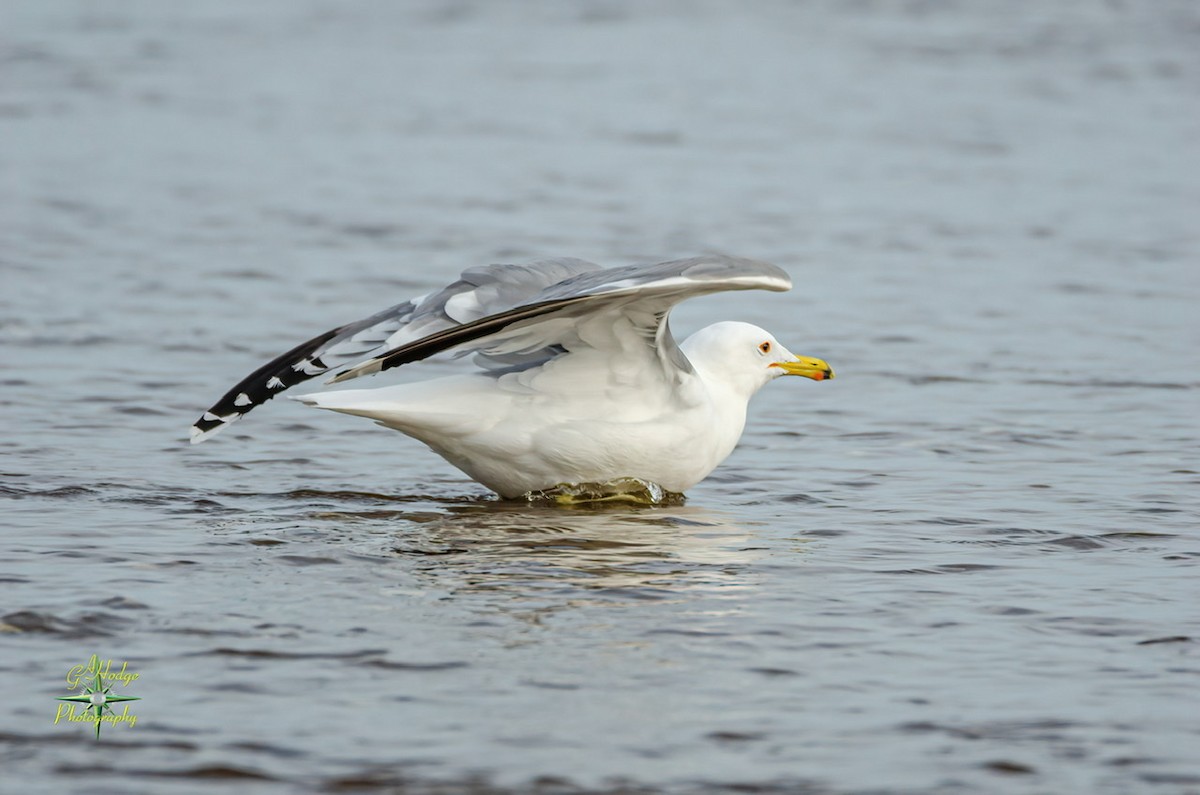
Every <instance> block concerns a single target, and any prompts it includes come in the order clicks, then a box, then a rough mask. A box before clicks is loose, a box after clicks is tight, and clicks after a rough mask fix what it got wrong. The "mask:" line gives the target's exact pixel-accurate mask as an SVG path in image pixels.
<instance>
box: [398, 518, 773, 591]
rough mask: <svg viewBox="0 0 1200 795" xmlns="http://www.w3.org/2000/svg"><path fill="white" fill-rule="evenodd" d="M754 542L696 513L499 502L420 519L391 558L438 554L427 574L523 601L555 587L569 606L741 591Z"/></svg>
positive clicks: (729, 524) (726, 523) (730, 525)
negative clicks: (534, 590) (696, 592)
mask: <svg viewBox="0 0 1200 795" xmlns="http://www.w3.org/2000/svg"><path fill="white" fill-rule="evenodd" d="M751 538H752V537H751V535H750V534H749V533H748V532H747V531H746V530H745V529H744V528H743V527H741V526H739V525H738V524H736V523H735V522H733V521H731V520H730V518H729V517H728V516H724V515H722V514H721V513H719V512H717V511H714V510H708V509H704V508H699V507H692V506H676V507H673V508H670V509H669V510H668V509H647V508H642V507H607V508H604V509H597V508H590V509H586V510H580V509H575V510H569V511H567V512H565V513H564V511H563V510H562V509H555V508H550V507H542V506H523V505H511V504H506V503H501V502H496V503H488V504H482V505H464V506H455V507H452V508H450V509H449V510H448V511H447V512H445V513H443V514H440V515H434V516H427V517H423V518H422V519H421V520H419V524H417V525H416V526H415V527H413V528H412V529H411V530H405V531H403V532H401V533H398V534H397V535H396V538H395V545H394V546H392V548H391V551H392V552H393V553H394V554H396V555H401V556H436V557H437V558H438V560H437V561H436V563H433V564H431V565H429V566H428V567H422V569H423V570H424V571H425V572H426V576H430V577H435V578H438V579H439V580H444V579H445V578H447V577H455V578H456V579H460V580H461V582H460V584H459V586H458V587H460V588H464V589H468V590H486V591H503V592H505V593H507V594H508V595H510V596H512V597H514V598H516V599H518V600H519V599H522V598H524V597H525V596H526V595H527V594H528V592H529V590H530V589H531V588H534V587H536V588H538V589H541V590H544V589H551V590H554V591H557V592H559V593H562V594H563V595H565V596H566V597H567V598H569V599H570V600H572V601H578V600H585V601H602V600H606V599H607V600H612V599H685V598H686V594H687V591H688V590H689V589H691V588H714V587H719V588H721V589H722V590H725V591H727V592H730V593H732V592H733V591H735V590H739V589H743V588H745V587H746V585H745V583H744V582H742V581H741V580H742V577H744V575H745V571H746V567H747V566H748V565H749V564H750V563H752V562H754V560H756V558H757V555H756V551H755V550H753V549H750V548H748V547H749V546H750V544H751V543H752V540H751Z"/></svg>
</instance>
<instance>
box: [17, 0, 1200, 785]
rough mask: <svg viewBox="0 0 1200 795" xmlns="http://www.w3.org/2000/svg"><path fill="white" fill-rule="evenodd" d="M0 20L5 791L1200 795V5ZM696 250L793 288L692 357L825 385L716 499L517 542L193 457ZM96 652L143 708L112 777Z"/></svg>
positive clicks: (778, 420)
mask: <svg viewBox="0 0 1200 795" xmlns="http://www.w3.org/2000/svg"><path fill="white" fill-rule="evenodd" d="M0 20H2V21H3V24H0V141H2V144H0V201H2V204H0V273H2V274H3V286H4V289H3V291H2V292H0V345H2V347H0V360H2V370H0V383H2V391H0V406H2V419H3V429H4V430H3V434H2V435H0V450H2V451H3V459H2V461H0V471H2V474H0V498H2V505H3V508H2V510H3V513H2V514H0V523H2V525H3V528H4V530H3V556H2V560H0V583H2V584H3V586H2V594H3V598H2V600H0V630H3V632H0V647H2V649H3V654H2V656H0V672H2V673H3V679H4V683H5V698H4V700H5V709H4V710H3V712H2V713H0V714H2V715H3V717H0V743H2V745H0V760H2V769H3V779H4V781H5V782H6V783H5V785H4V787H5V788H7V787H8V786H11V785H12V784H13V782H18V781H19V782H20V783H21V787H20V791H21V792H27V793H59V792H72V791H77V792H114V793H116V792H119V793H131V792H147V793H149V792H154V793H184V792H188V793H190V792H210V791H217V790H221V791H240V792H264V793H265V792H272V793H274V792H279V793H285V792H287V793H291V792H307V791H317V792H403V793H407V792H443V793H449V792H479V793H484V792H513V793H516V792H530V791H539V792H577V791H587V792H613V793H615V792H646V793H649V792H659V791H668V792H697V793H699V792H734V791H736V792H768V793H771V792H788V793H805V792H807V793H959V792H988V793H1024V792H1039V793H1040V792H1044V793H1132V792H1138V793H1185V792H1193V793H1194V792H1198V791H1200V762H1198V757H1197V749H1198V748H1200V705H1198V699H1197V695H1196V694H1197V692H1198V688H1200V651H1198V650H1200V615H1198V611H1197V605H1198V604H1200V585H1198V579H1197V577H1198V575H1200V568H1198V564H1200V538H1198V528H1197V526H1198V521H1197V520H1198V518H1200V516H1198V514H1200V500H1198V499H1197V486H1198V485H1200V463H1198V462H1197V451H1198V450H1200V427H1198V417H1200V400H1198V399H1197V398H1198V394H1200V393H1198V386H1200V382H1198V380H1197V372H1198V368H1197V365H1198V364H1200V356H1198V355H1197V351H1200V325H1198V324H1197V321H1196V306H1197V302H1198V301H1200V265H1198V260H1200V244H1198V241H1197V232H1196V229H1197V226H1196V218H1197V217H1200V189H1198V187H1197V180H1196V176H1197V174H1198V173H1200V168H1198V167H1200V158H1198V156H1197V145H1196V141H1197V140H1200V107H1198V104H1197V92H1196V88H1197V85H1198V79H1200V59H1198V57H1197V53H1200V14H1198V13H1197V7H1196V6H1195V5H1194V4H1193V3H1190V2H1181V1H1180V2H1174V1H1171V0H1166V1H1164V2H1157V3H1108V4H1104V3H1088V2H1062V3H1053V4H1051V3H1046V4H1035V3H1016V4H1014V3H1007V2H983V3H966V2H937V1H935V2H912V3H841V2H814V3H795V4H793V3H759V4H754V5H753V6H749V5H742V4H733V3H728V4H724V3H711V4H710V3H704V4H700V3H690V2H687V3H685V2H678V3H636V2H633V1H632V0H629V1H628V2H622V1H621V0H613V1H612V2H587V3H558V4H537V3H524V2H511V3H483V2H462V3H442V2H428V3H420V2H411V3H396V4H377V3H368V2H361V3H355V2H351V3H334V2H306V3H291V2H282V1H280V2H258V3H250V4H242V3H234V2H217V1H214V2H203V3H193V4H180V3H157V2H145V3H136V2H123V3H104V4H99V3H83V2H80V3H69V2H57V1H55V2H45V1H44V0H42V1H39V2H34V1H33V0H29V1H28V2H10V3H6V4H5V5H4V9H3V11H0ZM711 251H719V252H725V253H733V254H739V255H744V256H752V257H757V258H760V259H765V260H769V261H773V262H776V263H777V264H779V265H781V266H783V267H785V268H786V269H787V270H789V271H790V272H791V273H792V275H793V277H794V279H795V281H796V289H795V290H794V291H793V292H791V293H787V294H782V295H781V294H765V293H764V294H752V295H751V294H738V295H735V296H728V297H714V298H711V299H705V300H700V301H696V302H694V303H692V304H689V305H687V306H685V307H681V309H680V311H679V312H678V313H677V315H676V318H675V326H676V329H677V332H679V333H681V334H685V333H688V332H690V331H691V330H694V329H695V328H698V327H699V326H700V325H702V324H703V323H704V322H706V321H707V319H709V318H722V319H724V318H728V319H744V320H751V321H754V322H757V323H759V324H761V325H764V326H766V327H768V328H770V329H771V330H772V331H773V332H774V333H775V334H776V335H777V336H778V337H779V338H780V339H781V340H782V341H784V343H785V344H787V345H788V346H789V347H790V348H791V349H792V350H795V351H797V352H799V353H805V354H810V355H814V356H821V357H822V358H825V359H827V360H828V361H829V362H830V363H831V364H832V365H833V366H834V367H835V368H836V369H837V371H838V376H839V377H838V379H837V380H836V381H833V382H829V383H821V384H814V383H812V382H807V381H805V382H802V383H797V381H799V380H800V379H788V380H787V381H786V382H777V383H775V384H772V385H770V386H769V387H768V388H767V389H766V390H764V392H763V393H762V394H760V395H759V396H758V398H757V399H756V401H755V403H754V404H753V405H752V412H751V414H752V416H751V419H750V422H749V425H748V429H747V432H746V435H745V437H744V438H743V442H742V445H741V446H740V447H739V449H738V450H737V451H736V452H735V453H734V455H733V456H732V457H731V458H730V459H729V460H728V461H727V462H726V464H725V465H724V466H723V467H721V468H720V469H718V471H717V472H716V473H715V474H714V476H713V477H711V478H710V479H709V480H708V481H706V482H704V483H702V484H701V485H699V486H697V487H696V488H695V489H693V490H692V491H691V492H690V493H689V495H688V500H687V502H686V504H684V505H680V506H670V507H663V508H657V509H651V508H631V507H614V508H607V509H604V510H587V509H575V510H572V509H559V508H551V507H540V506H529V505H516V504H506V503H501V502H498V501H496V500H495V499H493V498H492V497H490V496H489V495H488V494H487V493H486V491H485V490H484V489H482V488H481V487H479V486H477V485H475V484H473V483H470V482H469V481H465V480H464V479H463V478H462V477H461V476H460V475H459V474H458V473H457V472H456V471H455V470H453V469H452V468H451V467H449V466H448V465H446V464H444V463H443V462H442V461H441V460H440V459H438V458H437V457H436V456H434V455H432V454H431V453H429V452H428V451H426V450H424V448H422V447H420V445H418V444H416V443H414V442H412V441H410V440H407V439H405V438H404V437H402V436H400V435H398V434H394V433H391V432H387V431H384V430H382V429H378V428H375V427H374V426H372V425H370V424H369V423H364V422H362V421H360V420H356V419H353V418H349V417H341V416H334V415H323V414H318V413H316V412H312V411H310V410H308V409H305V408H303V407H301V406H299V405H295V404H290V403H286V402H283V401H281V402H280V404H271V405H268V406H266V407H264V408H263V409H260V410H259V411H258V412H256V413H255V414H254V415H253V416H252V417H250V418H249V419H247V420H245V421H244V422H242V423H241V424H239V425H238V426H236V427H235V428H234V429H232V430H231V431H229V432H227V433H226V434H224V435H222V436H221V437H219V438H217V439H215V440H214V441H212V442H210V443H207V444H204V445H201V446H198V447H189V446H187V445H186V444H185V438H186V430H187V426H188V424H189V423H190V422H191V421H192V420H193V419H195V417H196V416H197V414H198V413H199V411H201V410H202V409H203V408H204V407H205V406H206V405H208V404H209V403H210V402H212V400H213V399H214V398H216V397H218V396H219V395H220V394H221V393H222V392H223V391H224V390H225V389H226V388H227V387H228V386H229V385H231V384H232V383H233V382H234V380H236V379H237V378H240V377H241V376H242V375H244V374H245V373H246V372H248V371H249V370H251V369H253V368H254V367H256V366H258V365H259V364H260V363H262V362H263V361H265V360H266V359H267V358H268V357H270V356H273V355H274V354H276V353H278V352H280V351H282V350H285V349H286V348H288V347H290V346H291V345H293V344H295V343H297V342H299V341H301V340H303V339H306V338H307V337H309V336H312V335H313V334H316V333H319V332H320V331H323V330H325V329H326V328H329V327H331V326H334V325H337V324H339V323H342V322H346V321H348V320H352V319H356V318H359V317H362V316H364V315H366V314H369V313H370V312H372V311H374V310H376V309H378V308H381V307H383V306H386V305H388V304H391V303H395V302H397V301H399V300H402V299H404V298H407V297H410V296H412V295H416V294H419V293H422V292H425V291H426V290H428V289H429V288H431V287H436V286H439V285H441V284H443V283H445V282H446V281H448V280H450V279H452V278H453V277H454V276H455V275H456V274H457V273H458V271H459V270H461V269H462V268H464V267H468V266H471V265H477V264H483V263H487V262H496V261H519V260H522V259H526V258H536V257H544V256H554V255H573V256H581V257H584V258H588V259H593V260H596V261H600V262H603V263H606V264H611V265H619V264H626V263H629V262H640V261H653V260H658V259H669V258H676V257H682V256H691V255H695V254H699V253H704V252H711ZM453 366H454V365H453V364H451V363H447V362H431V363H427V364H423V365H417V366H413V367H410V368H405V369H406V370H408V371H409V372H408V373H407V374H406V373H404V372H401V373H400V374H399V376H398V377H400V378H405V377H409V378H422V377H428V376H429V375H431V374H432V375H436V374H441V373H444V372H449V370H450V368H452V367H453ZM375 381H376V382H377V383H379V384H382V383H386V379H379V378H377V379H375ZM92 654H96V655H98V656H99V657H100V658H104V659H114V660H115V661H116V666H120V664H121V662H122V661H125V662H127V663H128V667H129V669H130V670H135V671H137V672H138V673H139V679H138V681H136V682H135V683H133V684H132V685H130V686H129V688H128V692H129V693H131V694H134V695H137V696H139V697H141V699H142V700H141V701H138V702H133V704H134V705H135V708H134V709H133V710H132V712H134V713H136V714H137V716H138V722H137V724H136V725H135V726H133V727H130V726H127V725H121V726H109V727H105V728H104V730H103V734H102V736H101V738H100V740H99V742H97V741H96V740H95V739H94V738H93V737H92V733H91V731H90V729H89V728H88V727H86V726H84V725H82V724H72V725H68V724H67V723H65V722H60V723H59V724H57V725H55V723H54V716H55V713H56V706H57V705H58V704H59V703H61V702H57V701H55V699H56V698H57V697H58V696H62V695H66V694H67V690H66V683H65V681H64V676H65V674H66V672H67V671H68V669H70V668H71V667H72V666H74V665H79V664H81V663H83V662H84V661H86V660H87V659H88V657H89V656H90V655H92ZM119 689H120V688H118V690H119ZM14 791H16V790H14Z"/></svg>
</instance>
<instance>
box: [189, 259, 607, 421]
mask: <svg viewBox="0 0 1200 795" xmlns="http://www.w3.org/2000/svg"><path fill="white" fill-rule="evenodd" d="M599 269H600V266H599V265H596V264H594V263H591V262H586V261H584V260H581V259H574V258H570V257H563V258H558V259H547V260H538V261H536V262H531V263H528V264H524V265H487V266H484V267H479V268H471V269H468V270H466V271H463V273H462V275H461V276H460V277H459V279H458V281H456V282H454V283H453V284H451V285H449V286H447V287H445V288H443V289H441V290H439V291H437V292H435V293H431V294H429V295H425V296H421V297H420V298H414V299H413V300H411V301H405V302H403V303H400V304H396V305H395V306H392V307H389V308H387V309H384V310H383V311H381V312H377V313H375V314H374V315H371V316H370V317H367V318H363V319H362V320H358V321H355V322H353V323H348V324H346V325H344V326H339V327H338V328H335V329H331V330H329V331H326V332H325V333H324V334H321V335H319V336H317V337H314V338H312V339H311V340H308V341H307V342H303V343H301V344H300V345H297V346H296V347H295V348H292V349H291V350H289V351H287V352H286V353H283V354H281V355H279V356H277V357H276V358H274V359H272V360H271V361H269V362H267V363H266V364H264V365H263V366H262V367H260V368H258V369H257V370H255V371H254V372H252V373H251V374H250V375H248V376H246V377H245V378H243V379H242V380H241V381H239V382H238V383H237V384H236V385H235V386H234V387H233V388H232V389H230V390H229V391H228V392H226V393H225V395H224V396H223V397H222V398H221V399H220V400H218V401H217V402H216V403H214V404H213V405H212V407H211V408H209V409H208V411H206V412H204V414H203V415H202V416H201V417H200V419H198V420H197V421H196V422H195V424H194V425H193V426H192V434H191V436H192V443H193V444H195V443H197V442H202V441H204V440H205V439H207V438H208V437H210V436H212V435H213V434H216V433H218V432H220V431H221V430H223V429H224V428H225V427H226V426H228V425H229V424H230V423H233V422H235V421H237V420H239V419H241V418H242V417H243V416H245V415H246V413H247V412H249V411H251V410H252V409H254V408H255V407H256V406H261V405H262V404H263V403H266V402H267V401H268V400H270V399H271V398H273V397H275V396H276V395H278V394H279V393H280V392H283V391H284V390H286V389H288V388H289V387H292V386H295V385H296V384H299V383H303V382H304V381H307V380H308V379H310V378H313V377H315V376H318V375H321V374H322V373H325V372H327V371H329V370H331V369H336V368H338V367H342V366H344V365H346V364H351V363H354V362H359V361H362V360H363V359H364V358H366V357H369V356H374V355H382V354H386V353H387V352H388V351H392V350H397V349H400V348H403V347H405V346H408V345H411V344H413V343H414V342H418V341H420V340H422V339H426V338H428V337H429V336H431V335H435V334H437V333H438V332H441V331H445V330H448V329H453V328H457V327H459V326H462V325H469V324H471V323H473V322H478V321H479V320H481V319H484V318H487V317H490V316H494V315H497V314H503V313H505V312H507V311H510V310H512V309H513V308H514V307H517V306H521V305H523V304H525V303H527V302H528V301H529V300H530V299H531V298H532V297H534V296H537V295H539V294H540V293H541V292H542V291H543V290H544V289H545V288H546V287H548V286H550V285H554V284H558V283H561V282H562V281H563V280H565V279H569V278H571V277H573V276H578V275H580V274H583V273H587V272H590V271H597V270H599Z"/></svg>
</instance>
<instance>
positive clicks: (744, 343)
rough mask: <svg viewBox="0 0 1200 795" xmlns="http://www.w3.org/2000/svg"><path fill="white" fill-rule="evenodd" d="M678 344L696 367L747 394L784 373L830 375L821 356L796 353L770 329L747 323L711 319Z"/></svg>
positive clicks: (824, 377) (815, 376)
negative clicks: (782, 342)
mask: <svg viewBox="0 0 1200 795" xmlns="http://www.w3.org/2000/svg"><path fill="white" fill-rule="evenodd" d="M680 347H681V348H682V349H683V352H684V355H686V356H687V357H688V359H689V360H691V362H692V363H693V364H694V365H695V366H696V367H697V369H699V370H701V371H702V372H704V373H705V374H706V375H707V376H708V377H709V378H716V379H719V380H720V381H722V382H724V383H726V384H728V385H730V386H731V387H732V388H734V389H735V390H737V391H739V392H742V393H744V394H745V395H746V397H747V398H749V396H750V395H753V394H754V393H755V392H757V391H758V390H759V389H761V388H762V387H763V386H764V385H766V383H767V382H768V381H773V380H775V379H776V378H779V377H780V376H783V375H799V376H803V377H805V378H811V379H812V380H814V381H824V380H827V379H830V378H833V370H832V369H831V368H830V366H829V365H828V364H826V363H825V362H824V361H823V360H821V359H816V358H813V357H812V356H797V355H796V354H794V353H792V352H791V351H789V350H788V349H787V348H785V347H783V346H782V345H781V344H779V340H777V339H775V337H774V336H773V335H772V334H771V333H770V332H768V331H766V330H764V329H761V328H759V327H758V326H755V325H753V324H750V323H739V322H737V321H725V322H722V323H714V324H712V325H711V326H706V327H705V328H702V329H700V330H699V331H697V332H696V333H695V334H693V335H692V336H690V337H688V338H687V339H686V340H684V342H683V344H682V345H681V346H680Z"/></svg>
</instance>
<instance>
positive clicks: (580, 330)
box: [329, 256, 792, 383]
mask: <svg viewBox="0 0 1200 795" xmlns="http://www.w3.org/2000/svg"><path fill="white" fill-rule="evenodd" d="M791 286H792V282H791V279H789V278H788V275H787V274H786V273H785V272H784V271H782V270H780V269H779V268H777V267H775V266H774V265H771V264H769V263H766V262H759V261H757V260H750V259H741V258H736V257H725V256H708V257H694V258H691V259H682V260H672V261H670V262H663V263H659V264H657V265H631V266H628V267H624V268H610V269H607V270H598V271H591V272H587V273H582V274H579V275H578V276H573V277H571V278H569V279H565V280H563V281H561V282H559V283H557V284H553V285H550V286H548V287H546V288H545V289H543V290H542V291H541V292H540V293H538V294H537V295H536V296H534V297H533V298H532V299H531V300H530V301H529V302H528V303H526V304H524V305H522V306H516V307H513V308H512V309H509V310H508V311H505V312H499V313H496V314H494V315H489V316H487V317H482V318H480V319H478V320H475V321H473V322H470V323H463V324H461V325H457V326H453V327H449V328H445V329H442V330H440V331H438V332H436V333H434V334H430V335H429V336H427V337H424V338H422V339H419V340H414V341H413V342H410V343H408V344H406V345H401V346H399V347H396V348H395V349H393V350H390V351H388V352H386V353H383V354H380V355H377V356H375V357H373V358H371V359H368V360H367V361H365V362H363V363H362V364H358V365H355V366H354V367H351V368H350V369H348V370H346V371H344V372H342V373H340V374H338V375H337V376H336V377H334V378H332V379H330V381H329V383H339V382H341V381H346V380H349V379H351V378H357V377H359V376H362V375H370V374H372V373H378V372H380V371H383V370H388V369H391V368H393V367H399V366H400V365H402V364H407V363H409V362H414V361H417V360H419V359H425V358H427V357H429V356H432V355H434V354H436V353H440V352H442V351H446V350H450V349H452V348H457V349H460V350H465V351H468V352H469V351H472V350H474V351H477V352H479V353H480V354H481V356H480V358H481V359H482V361H481V364H482V365H483V366H485V367H488V366H489V365H498V364H500V363H503V362H506V361H510V360H512V359H513V358H514V357H522V356H524V357H539V358H540V360H543V361H544V360H545V359H547V358H550V357H551V356H553V355H556V354H557V353H562V352H564V351H565V352H570V351H574V350H579V349H580V348H584V347H599V346H601V345H604V344H606V343H611V344H621V343H620V342H617V341H615V340H616V338H617V337H618V336H619V330H618V328H617V321H621V325H623V326H625V327H626V328H627V329H628V330H629V331H631V332H632V333H633V335H634V336H635V337H639V336H640V337H641V338H644V339H645V341H646V346H645V349H646V350H650V351H653V353H654V355H655V356H657V358H658V359H659V360H660V361H662V362H663V363H664V366H673V367H674V368H676V369H677V370H683V371H690V370H691V364H690V363H689V362H688V361H687V358H686V357H685V356H684V355H683V352H682V351H680V350H679V346H678V345H677V344H676V342H675V340H674V339H673V338H672V337H671V334H670V331H669V330H668V328H667V323H666V318H667V314H668V313H669V312H670V310H671V307H673V306H674V305H675V304H677V303H679V302H680V301H683V300H684V299H687V298H693V297H695V296H698V295H705V294H708V293H716V292H723V291H726V290H775V291H783V290H788V289H791ZM601 314H603V315H604V320H605V322H604V323H599V324H586V323H582V322H580V321H581V319H582V318H584V317H586V316H589V315H601ZM547 352H552V353H549V354H547Z"/></svg>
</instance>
